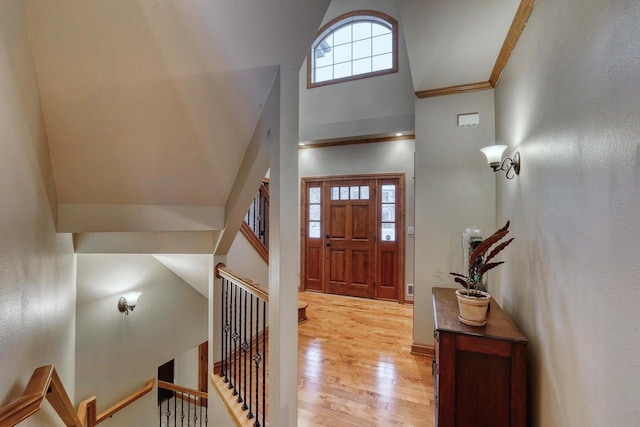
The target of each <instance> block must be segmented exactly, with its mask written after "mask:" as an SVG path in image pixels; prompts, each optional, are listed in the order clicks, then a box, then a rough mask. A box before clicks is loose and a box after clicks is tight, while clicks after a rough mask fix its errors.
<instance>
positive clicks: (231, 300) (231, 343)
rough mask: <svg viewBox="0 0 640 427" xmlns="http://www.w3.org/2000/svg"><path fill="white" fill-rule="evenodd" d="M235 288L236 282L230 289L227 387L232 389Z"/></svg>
mask: <svg viewBox="0 0 640 427" xmlns="http://www.w3.org/2000/svg"><path fill="white" fill-rule="evenodd" d="M235 290H236V285H235V284H234V283H231V289H230V293H231V295H230V296H229V328H230V329H231V333H230V334H229V351H228V352H227V353H228V354H229V360H228V363H229V385H228V386H227V388H229V389H232V388H233V387H234V385H233V360H232V358H233V354H234V353H235V348H234V347H233V332H234V330H233V319H234V312H233V308H234V307H233V297H234V295H235Z"/></svg>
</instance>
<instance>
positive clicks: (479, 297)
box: [450, 221, 513, 326]
mask: <svg viewBox="0 0 640 427" xmlns="http://www.w3.org/2000/svg"><path fill="white" fill-rule="evenodd" d="M509 225H510V221H507V223H506V224H505V226H504V227H502V228H501V229H499V230H498V231H496V232H495V233H493V234H492V235H491V236H489V237H488V238H486V239H485V240H483V241H482V242H481V243H480V244H478V246H477V247H476V248H475V250H474V251H473V252H471V254H470V255H469V262H468V264H467V266H468V272H467V275H466V276H465V275H463V274H459V273H450V274H451V275H452V276H454V280H455V281H456V283H458V284H460V285H462V286H463V287H464V288H465V289H458V290H457V291H456V297H457V298H458V308H459V310H460V315H459V316H458V319H459V320H460V321H461V322H462V323H464V324H466V325H470V326H484V325H486V324H487V320H486V317H487V308H488V307H489V300H490V299H491V295H490V294H489V293H488V292H485V291H481V290H480V289H479V287H481V286H483V285H482V283H483V282H482V277H483V275H484V274H485V273H486V272H488V271H489V270H491V269H493V268H496V267H497V266H499V265H500V264H503V263H504V261H497V262H496V261H492V260H493V259H494V258H495V256H496V255H498V254H499V253H500V252H501V251H502V250H503V249H504V248H506V247H507V246H509V244H510V243H511V242H512V241H513V237H512V238H510V239H508V240H503V239H504V238H505V237H506V235H507V234H509ZM487 253H488V255H487ZM485 255H486V256H485Z"/></svg>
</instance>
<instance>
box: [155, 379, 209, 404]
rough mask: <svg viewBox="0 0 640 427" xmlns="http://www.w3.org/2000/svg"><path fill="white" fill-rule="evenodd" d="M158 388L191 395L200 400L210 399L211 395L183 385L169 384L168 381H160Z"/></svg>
mask: <svg viewBox="0 0 640 427" xmlns="http://www.w3.org/2000/svg"><path fill="white" fill-rule="evenodd" d="M158 388H161V389H164V390H171V391H175V392H178V393H184V394H190V395H192V396H197V397H199V398H200V399H208V398H209V395H208V394H207V393H205V392H203V391H198V390H194V389H192V388H187V387H183V386H181V385H177V384H173V383H168V382H166V381H161V380H158Z"/></svg>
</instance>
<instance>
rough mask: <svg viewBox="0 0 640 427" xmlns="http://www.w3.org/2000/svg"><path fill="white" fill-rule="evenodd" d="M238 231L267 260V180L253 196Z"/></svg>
mask: <svg viewBox="0 0 640 427" xmlns="http://www.w3.org/2000/svg"><path fill="white" fill-rule="evenodd" d="M240 231H241V232H242V234H243V235H244V236H245V237H246V238H247V240H248V241H249V243H251V245H252V246H253V247H254V248H255V249H256V251H258V253H259V254H260V256H261V257H262V259H264V260H265V262H267V263H268V262H269V181H267V180H265V181H264V182H263V183H262V184H261V185H260V189H259V190H258V193H257V194H256V196H255V197H254V198H253V202H251V206H249V210H248V211H247V214H246V215H245V217H244V223H243V224H242V226H241V227H240Z"/></svg>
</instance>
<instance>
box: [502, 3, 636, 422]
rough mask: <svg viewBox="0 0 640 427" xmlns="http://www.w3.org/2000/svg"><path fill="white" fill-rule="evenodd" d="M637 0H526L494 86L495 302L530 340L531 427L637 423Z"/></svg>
mask: <svg viewBox="0 0 640 427" xmlns="http://www.w3.org/2000/svg"><path fill="white" fill-rule="evenodd" d="M638 22H640V3H638V2H637V1H636V0H620V1H616V2H610V1H602V0H566V1H562V2H554V1H550V0H539V1H538V3H537V4H536V7H535V9H534V11H533V13H532V15H531V18H530V19H529V23H528V24H527V27H526V28H525V30H524V32H523V34H522V37H521V38H520V41H519V42H518V45H517V47H516V49H515V50H514V52H513V54H512V56H511V59H510V60H509V63H508V65H507V67H506V69H505V71H504V72H503V74H502V77H501V78H500V81H499V83H498V85H497V87H496V90H495V93H496V95H495V96H496V101H495V102H496V117H497V120H496V134H497V138H498V140H499V141H500V142H503V143H505V144H509V145H510V146H511V147H513V148H514V149H517V150H519V151H520V153H521V155H522V171H521V173H520V176H519V177H518V178H516V179H515V180H513V181H506V180H504V179H498V181H497V183H498V187H497V188H498V191H497V202H498V203H497V212H498V219H499V220H500V222H502V221H504V220H505V219H511V220H512V223H513V226H512V229H513V231H512V232H513V235H514V236H515V237H516V240H515V241H514V243H513V247H511V248H509V250H507V251H506V255H507V263H506V264H505V265H504V266H503V267H504V268H502V270H501V273H502V277H501V278H502V286H501V289H500V300H501V301H502V305H503V306H504V308H505V309H506V310H507V311H508V312H509V313H510V314H511V315H512V316H513V317H514V319H515V320H516V323H517V324H518V325H519V326H520V327H521V328H522V329H523V332H524V333H525V334H526V335H527V336H528V338H529V357H530V363H529V366H530V370H529V379H530V383H531V384H530V391H531V395H530V405H529V408H530V413H531V425H533V426H636V425H639V424H640V401H639V400H638V396H640V358H639V357H638V355H640V328H639V327H638V325H640V287H639V285H638V277H640V262H639V258H638V253H639V249H640V234H639V233H638V230H639V229H640V214H639V213H640V191H639V190H638V189H639V188H640V145H639V143H638V140H639V136H640V118H639V116H638V114H639V109H638V106H639V100H640V84H639V82H640V71H639V70H640V27H639V26H638Z"/></svg>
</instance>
